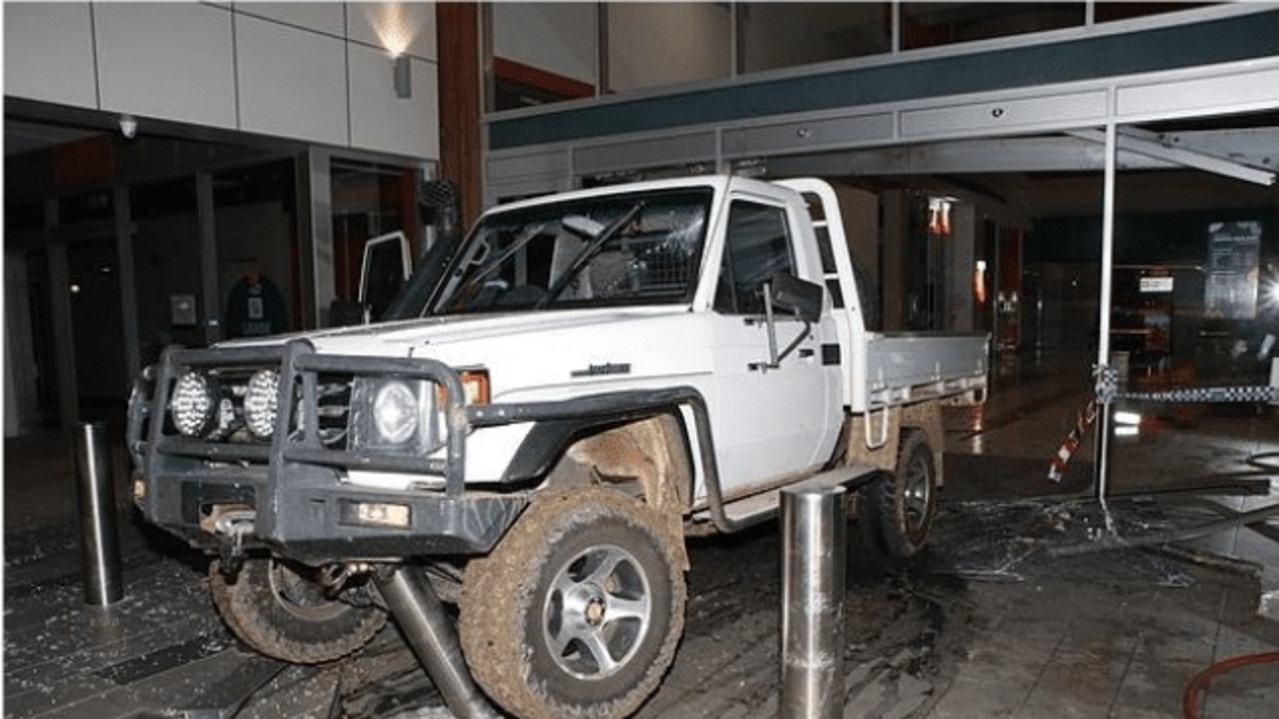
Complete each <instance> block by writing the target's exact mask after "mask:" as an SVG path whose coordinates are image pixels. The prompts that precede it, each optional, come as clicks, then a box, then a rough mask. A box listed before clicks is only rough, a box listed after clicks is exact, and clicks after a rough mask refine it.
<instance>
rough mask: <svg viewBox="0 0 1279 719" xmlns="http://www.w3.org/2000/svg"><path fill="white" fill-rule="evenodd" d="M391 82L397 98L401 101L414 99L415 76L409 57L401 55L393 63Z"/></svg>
mask: <svg viewBox="0 0 1279 719" xmlns="http://www.w3.org/2000/svg"><path fill="white" fill-rule="evenodd" d="M391 82H392V85H394V87H395V96H396V97H398V98H399V99H401V100H408V99H409V98H411V97H413V75H412V70H411V66H410V65H409V56H408V55H399V56H397V57H396V58H395V59H394V60H393V61H392V65H391Z"/></svg>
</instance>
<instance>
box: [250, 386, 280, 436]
mask: <svg viewBox="0 0 1279 719" xmlns="http://www.w3.org/2000/svg"><path fill="white" fill-rule="evenodd" d="M279 402H280V373H279V372H276V371H275V370H272V369H264V370H258V371H257V372H254V373H253V376H252V377H251V378H249V386H248V389H247V390H246V391H245V394H244V423H245V424H246V425H248V427H249V431H250V432H252V433H253V434H254V436H256V437H258V438H260V439H267V438H269V437H270V436H271V434H272V433H273V432H274V431H275V421H276V418H277V417H278V416H279Z"/></svg>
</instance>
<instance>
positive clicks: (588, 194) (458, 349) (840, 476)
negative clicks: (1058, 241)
mask: <svg viewBox="0 0 1279 719" xmlns="http://www.w3.org/2000/svg"><path fill="white" fill-rule="evenodd" d="M857 278H858V275H857V273H855V272H854V266H853V262H852V259H851V257H850V255H849V250H848V246H847V243H846V240H845V237H844V231H843V223H842V219H841V215H840V209H839V204H838V202H837V200H836V196H835V193H834V191H833V190H832V188H831V187H830V186H829V185H827V184H826V183H825V182H822V181H820V180H813V179H797V180H786V181H777V182H765V181H761V180H754V179H746V178H740V177H732V176H709V177H697V178H686V179H674V180H664V181H656V182H645V183H636V184H631V185H619V186H612V187H605V188H598V189H591V190H583V191H575V192H569V193H564V194H559V195H552V196H548V197H540V198H536V199H532V200H526V201H521V202H516V203H512V204H508V205H502V206H499V207H497V208H494V209H492V210H490V211H488V212H487V213H485V214H484V215H483V216H482V217H481V218H480V220H479V221H478V223H477V224H476V226H475V228H474V229H473V230H472V231H471V233H470V234H469V235H468V236H467V237H466V238H465V239H464V240H462V241H460V242H457V243H455V244H454V247H453V248H452V250H451V251H450V252H449V253H448V254H447V256H445V257H444V258H443V262H442V263H440V264H438V265H437V266H436V267H435V269H434V270H433V271H424V272H419V273H418V274H416V275H415V276H414V277H413V278H412V279H411V280H410V281H409V282H408V283H407V284H406V286H405V287H404V289H403V291H402V292H401V294H400V296H399V297H398V298H397V299H396V300H395V301H393V302H392V304H391V307H390V308H389V309H388V311H387V312H386V313H385V315H384V319H383V320H382V321H378V322H374V323H370V324H364V325H361V326H356V327H343V328H333V329H326V330H317V331H310V332H304V333H299V334H293V335H283V336H277V337H265V338H255V339H243V340H235V341H229V342H225V343H222V344H218V345H215V346H212V347H209V348H203V349H184V348H170V349H168V350H166V351H165V353H164V354H163V356H162V358H161V360H160V361H159V363H158V364H156V365H155V366H153V367H150V368H148V369H147V370H146V371H145V372H144V373H143V376H142V377H141V378H140V379H139V381H138V383H137V385H136V388H135V392H134V396H133V399H132V401H131V403H130V410H129V412H130V422H129V434H128V445H129V449H130V452H131V454H132V457H133V460H134V463H135V465H136V471H135V474H134V481H133V490H134V496H135V500H136V503H137V505H138V506H139V507H140V508H141V511H142V514H143V516H144V517H145V519H146V520H147V521H149V522H152V523H154V524H156V525H158V526H160V527H162V528H163V529H165V530H167V531H168V532H171V533H173V534H175V535H177V536H179V537H181V538H182V539H184V540H186V541H187V542H189V543H190V544H191V545H193V546H195V547H198V548H201V549H203V550H205V551H207V552H208V553H209V554H210V555H212V556H213V557H214V561H212V562H211V569H210V575H209V586H210V590H211V593H212V595H213V600H214V603H215V605H216V606H217V608H218V610H219V611H220V612H221V614H222V616H223V617H224V619H225V621H226V623H227V625H228V626H229V627H230V628H231V629H232V630H233V631H234V633H235V634H236V635H237V636H239V637H240V638H241V639H243V640H244V641H245V642H246V643H248V644H249V645H251V646H252V647H254V648H255V649H257V650H259V651H261V652H263V653H265V654H268V655H271V656H273V657H278V658H281V659H285V660H289V661H293V662H302V663H316V662H324V661H329V660H333V659H337V658H340V657H342V656H344V655H346V654H348V653H350V652H353V651H355V650H357V649H358V648H360V647H361V646H362V645H363V644H364V643H365V642H367V641H368V640H369V639H370V638H371V637H372V636H373V635H374V634H375V633H376V632H377V631H378V630H379V629H380V628H381V627H382V625H383V624H384V622H385V621H386V616H387V612H386V603H385V602H384V601H383V598H382V597H381V596H379V595H380V593H382V592H380V589H379V588H380V587H383V588H384V587H385V586H386V585H385V584H380V583H379V581H378V578H379V576H383V574H384V573H386V572H389V571H399V572H403V571H409V572H412V573H414V574H415V575H419V576H423V577H426V578H427V580H429V582H428V584H429V586H430V587H431V588H432V590H433V591H434V592H436V593H437V594H438V596H439V597H441V598H443V600H444V601H445V602H449V603H456V605H457V622H456V625H457V636H458V637H460V648H461V654H462V657H463V659H464V662H465V669H466V670H467V671H469V673H470V674H471V675H472V676H473V677H474V680H475V683H476V684H478V686H479V688H480V689H482V691H483V692H484V694H486V695H487V696H488V697H489V698H490V699H491V700H492V701H494V702H495V703H496V704H498V705H500V706H501V707H502V708H503V709H504V710H506V711H508V712H510V713H512V714H514V715H517V716H521V717H556V718H558V717H568V716H573V717H618V716H625V715H627V714H630V713H632V712H633V711H634V710H635V709H636V708H637V707H638V706H639V705H640V704H641V703H642V702H643V701H644V700H645V698H647V697H648V695H649V694H650V693H652V692H653V691H654V689H655V688H656V687H657V685H658V683H659V682H660V681H661V678H662V675H663V673H664V672H665V671H666V669H667V668H668V667H669V665H670V662H671V660H672V657H673V656H674V653H675V651H676V647H677V644H678V642H679V639H680V636H681V634H682V631H683V626H684V606H685V597H686V586H685V580H684V573H685V571H686V570H687V568H688V562H689V559H688V554H687V553H686V551H685V538H686V537H689V536H694V535H699V534H708V533H714V532H725V533H728V532H735V531H738V530H740V529H742V528H744V527H747V526H751V525H754V524H756V523H759V522H762V521H766V520H769V519H771V518H773V517H775V516H776V515H777V513H778V508H779V504H780V493H781V490H782V489H784V488H786V487H788V486H791V485H794V484H796V483H798V482H812V483H815V484H818V485H832V486H833V485H844V486H847V487H850V488H853V489H855V490H857V496H858V500H859V501H858V503H857V504H858V505H859V506H858V508H857V514H858V515H859V517H858V518H859V521H860V522H861V523H862V524H863V528H864V530H865V531H864V532H863V533H864V534H866V535H868V536H870V537H872V539H873V541H875V542H877V543H878V544H879V546H880V547H881V548H882V549H883V551H884V552H886V553H887V554H889V555H892V556H898V557H910V556H912V555H914V554H916V553H917V552H919V551H920V549H921V547H922V546H923V545H924V542H925V539H926V537H927V534H928V530H929V525H930V523H931V521H932V518H933V514H934V510H935V507H936V496H937V490H938V488H939V487H940V486H941V484H942V481H943V476H942V472H941V469H942V464H941V451H942V422H941V409H940V408H941V406H942V405H943V404H947V403H949V404H963V403H976V402H980V401H982V400H983V399H984V396H985V391H986V382H987V345H988V338H987V337H985V336H978V335H971V336H970V335H940V334H908V333H897V334H890V333H883V332H876V331H873V330H872V329H870V328H868V325H867V322H866V312H867V304H866V301H865V299H864V297H863V295H864V294H865V288H864V287H862V286H859V283H858V281H857ZM437 606H438V603H437ZM450 626H451V625H450Z"/></svg>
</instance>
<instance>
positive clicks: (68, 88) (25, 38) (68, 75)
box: [4, 2, 98, 107]
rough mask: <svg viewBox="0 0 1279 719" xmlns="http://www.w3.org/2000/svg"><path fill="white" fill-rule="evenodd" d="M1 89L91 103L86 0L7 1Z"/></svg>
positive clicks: (62, 101)
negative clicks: (58, 0)
mask: <svg viewBox="0 0 1279 719" xmlns="http://www.w3.org/2000/svg"><path fill="white" fill-rule="evenodd" d="M4 92H5V94H6V95H13V96H15V97H27V98H32V99H35V100H45V101H47V102H56V103H60V104H63V105H77V106H80V107H96V106H97V103H98V98H97V88H96V87H95V78H94V76H93V31H92V21H91V18H90V10H89V4H88V3H12V2H11V3H6V4H5V6H4Z"/></svg>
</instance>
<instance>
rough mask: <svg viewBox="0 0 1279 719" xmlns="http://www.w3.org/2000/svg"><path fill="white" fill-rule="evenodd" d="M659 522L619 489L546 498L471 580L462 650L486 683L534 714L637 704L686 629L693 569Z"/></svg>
mask: <svg viewBox="0 0 1279 719" xmlns="http://www.w3.org/2000/svg"><path fill="white" fill-rule="evenodd" d="M662 527H663V523H662V521H661V516H660V515H659V514H658V513H657V511H656V510H654V509H653V508H651V507H649V506H648V505H646V504H644V503H643V502H641V501H639V500H636V499H633V498H631V497H628V496H625V495H622V494H620V493H618V492H612V491H608V490H604V489H597V488H591V489H583V488H574V489H565V490H548V491H547V492H546V493H544V494H543V495H541V496H540V497H538V499H536V500H535V501H534V503H533V505H532V506H531V507H530V508H529V509H528V510H527V511H526V512H525V513H524V515H523V516H522V517H520V520H519V521H518V522H517V523H516V525H515V526H514V527H513V528H512V529H511V531H510V532H509V533H508V534H507V536H506V537H504V538H503V539H502V541H501V543H500V544H498V546H497V548H496V549H494V550H493V552H492V553H491V554H489V556H487V557H484V558H483V559H478V560H474V561H472V562H471V564H470V565H469V566H468V568H467V571H466V578H465V581H464V582H463V586H462V603H461V632H460V633H461V640H462V649H463V652H464V654H465V655H466V659H467V664H468V665H469V666H470V668H471V671H472V674H473V676H474V677H475V679H476V681H477V682H478V683H479V685H480V686H481V687H483V689H484V690H485V692H487V693H488V695H489V696H490V697H491V698H492V699H493V700H494V701H496V702H497V703H498V704H500V705H501V706H502V707H504V708H505V709H506V710H507V711H509V712H510V713H512V714H514V715H516V716H519V717H524V718H525V719H565V718H568V717H574V718H584V717H589V718H591V719H604V718H611V717H624V716H627V715H630V714H631V713H633V712H634V711H635V710H636V709H637V708H639V706H640V704H642V703H643V702H644V700H645V699H647V698H648V696H649V695H650V694H651V693H652V692H653V691H654V690H655V689H656V688H657V686H658V684H659V683H660V682H661V680H662V676H663V675H664V674H665V673H666V670H667V668H668V667H669V666H670V663H671V660H672V659H673V657H674V655H675V647H676V645H677V644H678V642H679V638H680V635H681V634H682V633H683V630H684V602H685V598H686V595H687V590H686V587H685V584H684V573H683V570H682V569H681V567H680V565H679V563H678V562H677V561H676V559H675V558H676V557H678V556H680V555H679V553H678V551H677V548H675V547H670V546H668V543H669V542H670V541H674V540H670V539H667V537H668V533H665V532H663V531H662Z"/></svg>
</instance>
